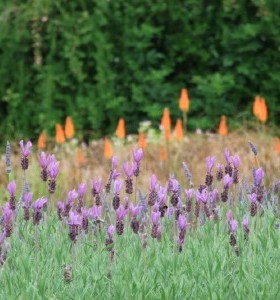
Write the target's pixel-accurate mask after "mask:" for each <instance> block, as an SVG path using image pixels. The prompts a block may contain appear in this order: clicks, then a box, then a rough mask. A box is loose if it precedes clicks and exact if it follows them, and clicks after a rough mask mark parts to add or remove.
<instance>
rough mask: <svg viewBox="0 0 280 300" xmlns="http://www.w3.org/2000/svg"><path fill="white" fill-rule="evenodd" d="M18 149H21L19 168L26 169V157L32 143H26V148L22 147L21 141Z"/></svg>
mask: <svg viewBox="0 0 280 300" xmlns="http://www.w3.org/2000/svg"><path fill="white" fill-rule="evenodd" d="M19 145H20V149H21V167H22V169H23V170H27V169H28V156H29V155H30V153H31V152H30V149H31V147H32V143H31V142H30V141H28V142H27V143H26V146H24V142H23V140H21V141H20V142H19Z"/></svg>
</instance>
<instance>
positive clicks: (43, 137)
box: [37, 131, 47, 149]
mask: <svg viewBox="0 0 280 300" xmlns="http://www.w3.org/2000/svg"><path fill="white" fill-rule="evenodd" d="M46 142H47V134H46V132H45V131H43V132H42V133H41V134H40V135H39V138H38V143H37V146H38V148H39V149H45V148H46Z"/></svg>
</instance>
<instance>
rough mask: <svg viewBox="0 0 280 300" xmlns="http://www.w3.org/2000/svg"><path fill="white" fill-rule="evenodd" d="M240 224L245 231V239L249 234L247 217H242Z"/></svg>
mask: <svg viewBox="0 0 280 300" xmlns="http://www.w3.org/2000/svg"><path fill="white" fill-rule="evenodd" d="M242 225H243V228H244V232H245V235H244V238H245V240H246V239H248V236H249V233H250V229H249V219H248V218H247V217H246V216H244V217H243V220H242Z"/></svg>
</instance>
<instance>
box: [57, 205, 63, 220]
mask: <svg viewBox="0 0 280 300" xmlns="http://www.w3.org/2000/svg"><path fill="white" fill-rule="evenodd" d="M64 209H65V204H64V202H63V201H58V202H57V215H58V218H59V220H62V214H63V213H64Z"/></svg>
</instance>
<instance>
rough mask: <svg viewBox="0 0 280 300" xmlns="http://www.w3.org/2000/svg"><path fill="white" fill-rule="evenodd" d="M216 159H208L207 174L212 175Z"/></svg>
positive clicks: (212, 157)
mask: <svg viewBox="0 0 280 300" xmlns="http://www.w3.org/2000/svg"><path fill="white" fill-rule="evenodd" d="M215 162H216V157H215V156H208V157H206V169H207V172H208V173H209V174H210V173H211V172H212V169H213V167H214V165H215Z"/></svg>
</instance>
